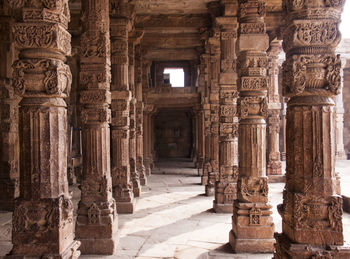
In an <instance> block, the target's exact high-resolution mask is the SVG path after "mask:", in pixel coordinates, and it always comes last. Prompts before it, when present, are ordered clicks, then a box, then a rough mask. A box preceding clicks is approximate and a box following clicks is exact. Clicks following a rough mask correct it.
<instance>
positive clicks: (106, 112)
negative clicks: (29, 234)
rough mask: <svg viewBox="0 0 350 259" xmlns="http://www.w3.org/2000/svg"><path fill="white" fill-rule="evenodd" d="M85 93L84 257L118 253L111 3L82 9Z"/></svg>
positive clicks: (80, 228)
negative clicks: (112, 151) (113, 176)
mask: <svg viewBox="0 0 350 259" xmlns="http://www.w3.org/2000/svg"><path fill="white" fill-rule="evenodd" d="M82 12H83V16H82V19H83V33H82V35H81V53H80V81H79V82H80V93H79V102H80V104H81V107H82V110H81V125H82V146H83V152H82V153H83V179H82V184H81V200H80V202H79V208H78V217H77V225H76V233H77V236H78V237H79V239H80V240H81V242H82V247H81V248H82V253H84V254H113V252H114V250H115V247H116V245H115V240H114V239H115V234H116V231H117V227H118V225H117V212H116V205H115V200H114V199H113V197H112V179H111V168H110V128H109V123H110V118H111V111H110V108H109V105H110V103H111V93H110V82H111V72H110V34H109V6H108V1H107V0H102V1H101V0H88V1H84V2H83V5H82Z"/></svg>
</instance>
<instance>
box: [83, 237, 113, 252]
mask: <svg viewBox="0 0 350 259" xmlns="http://www.w3.org/2000/svg"><path fill="white" fill-rule="evenodd" d="M80 241H81V246H80V251H81V253H82V254H83V255H113V254H114V253H115V252H116V248H117V244H118V236H117V234H115V235H114V237H112V238H106V239H80Z"/></svg>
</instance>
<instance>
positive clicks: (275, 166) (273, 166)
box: [266, 161, 282, 176]
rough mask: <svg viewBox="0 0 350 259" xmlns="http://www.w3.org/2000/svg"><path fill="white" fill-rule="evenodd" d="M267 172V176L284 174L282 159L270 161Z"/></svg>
mask: <svg viewBox="0 0 350 259" xmlns="http://www.w3.org/2000/svg"><path fill="white" fill-rule="evenodd" d="M266 174H267V176H270V175H282V163H281V161H269V162H268V163H267V166H266Z"/></svg>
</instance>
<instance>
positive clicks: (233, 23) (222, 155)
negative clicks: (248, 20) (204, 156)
mask: <svg viewBox="0 0 350 259" xmlns="http://www.w3.org/2000/svg"><path fill="white" fill-rule="evenodd" d="M228 4H229V3H228ZM224 6H225V7H227V6H226V5H224ZM230 10H232V8H230ZM236 10H237V7H236ZM216 23H217V24H218V25H219V26H220V28H221V36H220V41H221V44H220V46H221V62H220V63H221V64H220V75H219V84H220V139H219V146H220V151H219V170H220V172H219V177H218V179H217V181H216V183H215V200H214V209H215V211H216V212H226V213H232V210H233V201H234V200H235V199H236V198H237V178H238V114H237V96H238V94H237V83H236V80H237V73H236V53H235V52H236V50H235V45H236V39H237V28H238V23H237V18H236V17H234V16H232V12H230V13H228V14H227V13H225V16H223V17H218V18H216Z"/></svg>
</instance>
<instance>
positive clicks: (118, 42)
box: [111, 0, 134, 213]
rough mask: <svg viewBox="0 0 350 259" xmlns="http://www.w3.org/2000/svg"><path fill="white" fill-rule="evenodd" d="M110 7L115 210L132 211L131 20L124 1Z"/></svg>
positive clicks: (121, 211) (119, 211)
mask: <svg viewBox="0 0 350 259" xmlns="http://www.w3.org/2000/svg"><path fill="white" fill-rule="evenodd" d="M115 8H116V9H111V14H112V16H111V51H112V85H111V89H112V106H111V109H112V180H113V197H114V198H115V200H116V202H117V209H118V213H133V211H134V194H133V190H132V182H131V175H130V159H129V155H130V150H129V148H130V142H129V141H130V117H129V115H130V102H131V100H132V92H131V91H130V86H129V72H128V69H129V60H128V54H129V53H128V34H129V30H130V29H131V28H130V21H129V19H128V15H129V12H128V5H127V3H126V1H124V0H123V1H122V0H120V1H119V4H118V5H117V6H116V7H115Z"/></svg>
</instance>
